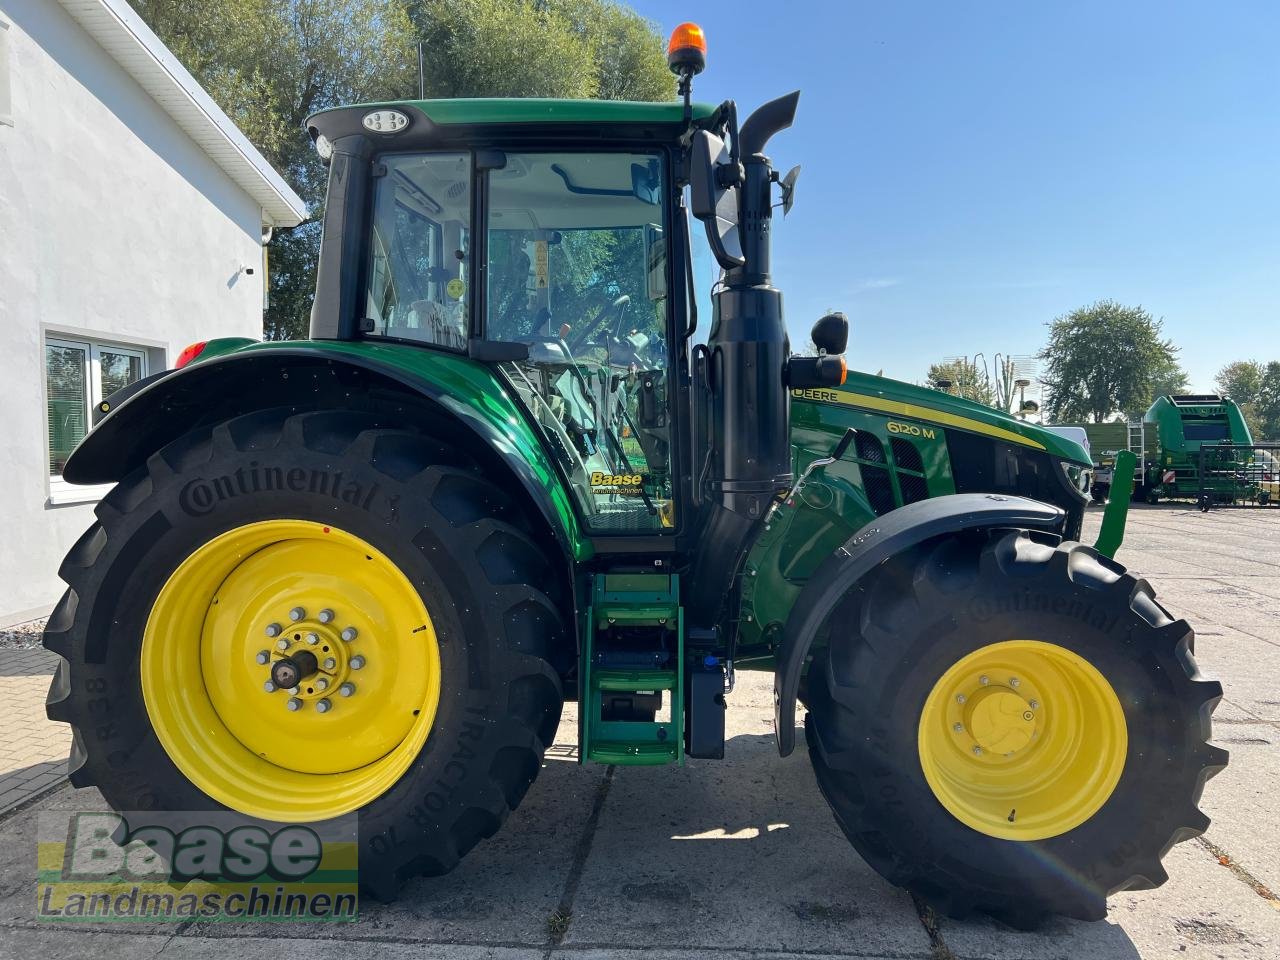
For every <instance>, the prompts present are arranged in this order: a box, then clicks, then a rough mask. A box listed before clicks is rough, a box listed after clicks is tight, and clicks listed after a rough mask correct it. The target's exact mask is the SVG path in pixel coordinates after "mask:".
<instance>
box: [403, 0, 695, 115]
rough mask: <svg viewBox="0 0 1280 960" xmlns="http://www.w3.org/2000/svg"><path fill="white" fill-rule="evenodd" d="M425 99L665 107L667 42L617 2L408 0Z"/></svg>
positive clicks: (671, 89) (670, 83)
mask: <svg viewBox="0 0 1280 960" xmlns="http://www.w3.org/2000/svg"><path fill="white" fill-rule="evenodd" d="M407 9H408V13H409V17H410V18H411V20H412V21H413V23H414V25H415V26H416V27H417V30H418V35H419V37H420V38H421V40H422V44H423V51H424V57H423V67H424V69H423V81H424V87H425V90H426V96H428V97H567V98H578V97H597V98H600V99H603V100H667V99H670V98H671V97H673V96H674V95H675V81H674V79H673V78H672V75H671V72H670V70H668V69H667V62H666V53H665V50H664V48H663V44H662V38H661V37H660V36H659V34H658V33H657V32H656V30H655V27H654V26H653V25H652V24H651V23H649V22H648V21H647V20H645V19H643V18H642V17H640V16H639V15H638V14H637V13H636V12H635V11H633V10H631V9H629V8H627V7H624V6H621V5H619V4H617V3H613V2H610V0H409V2H408V5H407Z"/></svg>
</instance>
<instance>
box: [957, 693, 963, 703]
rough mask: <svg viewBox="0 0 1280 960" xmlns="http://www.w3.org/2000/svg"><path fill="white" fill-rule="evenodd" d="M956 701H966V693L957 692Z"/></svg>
mask: <svg viewBox="0 0 1280 960" xmlns="http://www.w3.org/2000/svg"><path fill="white" fill-rule="evenodd" d="M956 703H964V694H963V693H957V694H956Z"/></svg>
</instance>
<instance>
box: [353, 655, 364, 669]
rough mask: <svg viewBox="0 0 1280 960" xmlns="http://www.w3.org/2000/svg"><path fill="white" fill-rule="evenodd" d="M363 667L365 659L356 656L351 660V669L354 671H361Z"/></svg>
mask: <svg viewBox="0 0 1280 960" xmlns="http://www.w3.org/2000/svg"><path fill="white" fill-rule="evenodd" d="M363 666H364V657H359V656H356V657H352V658H351V669H352V670H359V669H361V668H362V667H363Z"/></svg>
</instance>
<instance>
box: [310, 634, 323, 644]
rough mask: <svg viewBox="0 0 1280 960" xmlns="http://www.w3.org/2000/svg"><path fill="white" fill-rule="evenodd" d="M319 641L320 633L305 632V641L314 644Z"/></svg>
mask: <svg viewBox="0 0 1280 960" xmlns="http://www.w3.org/2000/svg"><path fill="white" fill-rule="evenodd" d="M319 642H320V634H318V633H308V634H307V643H310V644H312V645H314V644H317V643H319Z"/></svg>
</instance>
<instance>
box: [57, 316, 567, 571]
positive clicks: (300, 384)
mask: <svg viewBox="0 0 1280 960" xmlns="http://www.w3.org/2000/svg"><path fill="white" fill-rule="evenodd" d="M211 346H212V344H211ZM406 395H408V396H409V397H410V398H412V399H414V400H416V401H425V404H426V406H427V407H429V408H430V410H431V413H432V416H433V420H432V422H433V424H435V425H438V426H440V427H441V428H442V429H446V430H448V431H451V432H452V433H453V434H457V435H458V436H460V437H461V438H462V439H463V440H469V441H472V442H474V443H476V444H477V445H479V446H483V447H484V448H485V449H486V450H488V451H491V452H492V454H493V455H494V456H493V459H494V460H495V462H497V461H500V462H501V465H502V466H505V467H506V468H507V469H509V470H510V472H511V474H512V475H513V476H514V478H515V479H516V481H517V482H518V484H519V486H520V487H521V488H522V489H523V490H524V492H525V493H526V494H527V495H528V497H529V499H530V501H531V502H532V503H533V504H534V505H535V506H536V508H537V510H538V511H539V513H540V514H541V515H542V517H543V519H544V520H545V522H546V524H547V526H548V527H549V529H550V530H551V532H552V533H553V534H554V536H555V537H556V539H557V540H558V541H559V542H560V544H561V546H562V547H564V548H565V551H566V553H567V554H568V556H570V557H572V558H573V559H574V560H582V559H586V558H587V557H589V556H590V554H591V546H590V541H589V540H588V539H587V538H586V537H585V536H584V535H583V534H582V531H581V528H580V527H579V524H578V519H577V515H576V513H575V512H574V509H573V504H572V502H571V501H570V499H569V493H568V491H567V490H566V489H565V487H564V484H563V483H562V482H561V481H560V477H559V474H558V473H557V471H556V468H555V465H554V464H553V463H552V461H551V458H550V455H549V454H548V453H547V451H546V450H545V449H544V447H543V446H542V444H541V442H540V441H539V439H538V437H537V435H536V434H535V433H534V431H533V429H532V428H531V427H530V425H529V423H528V421H527V420H526V419H525V418H524V416H523V414H522V413H521V411H520V409H519V408H518V407H517V405H516V403H515V401H514V400H513V399H512V398H511V396H510V395H509V394H508V393H507V390H506V388H505V387H504V385H503V384H502V382H501V381H500V380H499V379H498V377H496V376H495V375H494V373H493V371H491V370H490V369H489V368H488V367H486V366H484V365H483V364H480V363H477V362H475V361H474V360H470V359H468V358H466V357H461V356H457V355H454V354H451V353H445V352H443V351H439V350H430V349H426V348H423V347H414V346H407V345H398V344H370V343H364V342H361V343H347V342H340V341H295V342H289V343H254V344H252V345H250V346H242V347H238V348H236V349H233V350H232V351H231V352H227V353H221V354H219V355H216V356H212V357H210V358H208V359H205V358H203V357H202V358H201V359H200V360H199V361H197V362H195V363H192V364H190V365H189V366H187V367H184V368H183V369H181V370H172V371H168V372H166V373H164V374H160V375H157V376H155V377H152V378H148V380H147V381H146V382H145V383H142V384H138V385H135V389H133V390H132V391H131V392H128V393H125V392H124V391H122V392H121V393H120V394H117V395H114V396H112V397H110V398H108V399H109V409H108V410H107V412H106V413H105V415H104V416H103V417H102V418H101V420H100V421H99V422H98V423H97V425H96V426H95V427H94V428H93V430H91V431H90V433H89V434H88V435H87V436H86V437H85V438H84V440H82V441H81V442H80V444H79V446H77V447H76V449H75V450H74V451H73V452H72V454H71V457H70V458H69V459H68V461H67V464H66V467H65V469H64V470H63V477H64V478H65V479H66V480H67V481H68V482H70V483H77V484H89V483H114V482H117V481H119V480H120V479H122V478H123V477H125V476H126V475H128V474H129V473H130V472H132V471H133V470H135V469H137V468H139V467H141V466H143V465H144V464H145V463H146V461H147V458H148V457H150V456H151V455H152V454H153V453H155V452H156V451H157V450H159V449H160V448H161V447H163V446H165V445H166V444H167V443H169V442H171V441H173V440H176V439H177V438H178V437H180V436H182V435H183V434H185V433H187V432H188V431H190V430H191V429H193V428H195V427H198V426H202V425H206V424H210V423H217V422H221V421H223V420H226V419H229V418H231V417H235V416H239V415H241V414H244V413H249V412H252V411H254V410H259V409H265V408H267V407H280V406H297V407H298V408H299V409H300V410H301V409H309V408H312V409H313V408H315V407H316V405H317V404H320V403H326V402H327V403H330V404H332V405H334V406H339V407H343V408H350V409H373V408H374V407H375V406H376V408H377V409H379V410H381V411H384V412H385V411H387V410H388V409H390V410H391V411H392V412H393V413H395V412H398V411H400V410H404V409H405V407H404V399H405V398H406ZM397 398H399V399H397ZM404 415H405V416H409V415H410V414H409V413H407V412H406V413H405V414H404ZM437 418H438V419H437Z"/></svg>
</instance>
